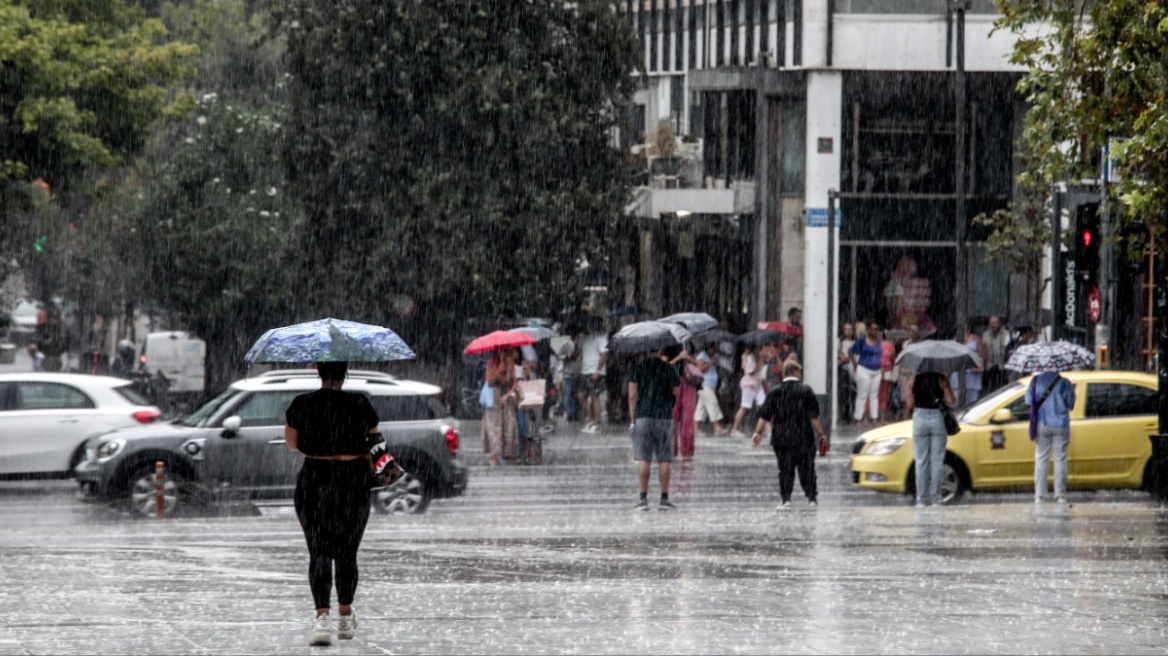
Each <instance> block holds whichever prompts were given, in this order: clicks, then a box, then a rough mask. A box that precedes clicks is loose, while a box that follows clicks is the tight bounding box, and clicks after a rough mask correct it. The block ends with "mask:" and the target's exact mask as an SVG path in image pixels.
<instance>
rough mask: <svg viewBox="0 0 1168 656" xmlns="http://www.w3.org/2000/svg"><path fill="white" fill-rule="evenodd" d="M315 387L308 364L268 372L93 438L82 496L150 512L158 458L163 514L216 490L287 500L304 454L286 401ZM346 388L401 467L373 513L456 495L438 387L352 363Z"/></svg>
mask: <svg viewBox="0 0 1168 656" xmlns="http://www.w3.org/2000/svg"><path fill="white" fill-rule="evenodd" d="M319 388H320V379H319V378H318V377H317V375H316V372H315V371H314V370H310V369H300V370H278V371H271V372H268V373H265V374H262V375H259V376H256V377H253V378H247V379H244V380H240V381H237V382H235V383H233V384H232V385H231V386H230V387H228V388H227V389H226V390H224V391H223V392H222V393H220V394H219V395H218V396H216V397H214V398H212V399H211V400H210V401H207V402H206V403H204V404H203V405H202V406H200V407H198V408H197V409H195V411H194V412H192V413H190V414H189V415H186V416H184V417H181V418H179V419H176V420H174V421H171V422H164V423H159V424H157V425H155V426H151V427H148V428H144V429H132V430H120V431H114V432H112V433H108V434H105V435H101V436H98V437H95V438H93V439H91V440H89V443H88V444H87V445H86V458H85V460H84V461H83V462H81V463H80V464H79V465H78V466H77V469H76V476H77V480H78V481H79V482H80V486H81V492H82V496H83V498H86V499H90V500H99V501H114V502H117V503H123V504H126V505H128V506H129V507H130V508H131V509H132V510H133V511H134V512H135V513H136V514H139V515H142V516H153V515H154V514H155V512H156V499H155V487H154V486H155V481H154V478H153V476H154V471H155V469H154V468H155V463H156V462H157V461H162V462H164V463H165V464H166V472H167V479H166V486H165V490H164V495H165V512H166V513H174V512H178V511H180V510H181V509H182V508H183V507H184V506H187V505H198V504H202V503H215V502H216V501H217V500H219V499H220V498H221V497H223V496H227V497H232V498H234V497H238V496H243V497H245V498H248V499H261V498H291V497H292V493H293V491H294V490H295V487H296V474H297V473H298V472H299V470H300V465H301V462H302V459H303V456H302V455H301V454H300V453H298V452H293V451H289V450H288V448H287V447H286V446H285V444H284V422H285V418H284V413H285V411H286V410H287V409H288V405H289V404H291V403H292V399H294V398H296V397H297V396H299V395H301V394H304V393H306V392H311V391H313V390H316V389H319ZM343 389H345V390H348V391H350V392H357V393H360V394H365V395H367V396H368V397H369V400H370V402H371V403H372V404H373V408H374V409H375V410H376V411H377V414H378V416H379V417H381V420H382V422H381V425H380V428H381V433H382V435H384V436H385V441H386V447H387V448H388V449H389V452H390V453H392V454H393V455H394V458H395V459H396V460H397V461H398V462H399V463H400V464H401V466H402V467H403V468H404V469H405V470H406V471H407V472H408V475H407V476H406V477H404V478H403V479H402V480H401V481H399V482H398V483H397V484H395V485H394V486H393V487H391V488H387V489H384V490H376V491H374V492H373V493H372V494H373V505H374V508H375V509H376V510H378V511H380V512H383V513H389V514H415V513H421V512H424V511H425V510H426V508H427V506H429V504H430V500H431V499H435V498H446V497H453V496H458V495H460V494H462V493H463V491H464V490H465V489H466V484H467V470H466V467H465V466H463V464H462V463H461V462H460V461H459V459H458V446H459V440H458V422H457V421H456V420H454V419H451V418H449V416H448V413H447V411H446V408H445V407H444V406H443V405H442V404H441V403H440V402H439V401H438V399H437V398H436V397H437V396H438V395H439V394H441V391H442V390H441V388H439V387H437V386H435V385H429V384H426V383H419V382H414V381H408V380H400V379H397V378H394V377H393V376H390V375H388V374H383V373H379V372H369V371H359V370H355V371H350V372H349V375H348V377H347V378H346V380H345V384H344V388H343Z"/></svg>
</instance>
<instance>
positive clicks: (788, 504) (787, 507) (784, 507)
mask: <svg viewBox="0 0 1168 656" xmlns="http://www.w3.org/2000/svg"><path fill="white" fill-rule="evenodd" d="M790 509H791V502H790V501H783V502H782V503H780V504H779V505H777V506H775V510H790Z"/></svg>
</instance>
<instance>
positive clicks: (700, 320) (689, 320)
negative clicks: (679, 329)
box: [660, 312, 718, 334]
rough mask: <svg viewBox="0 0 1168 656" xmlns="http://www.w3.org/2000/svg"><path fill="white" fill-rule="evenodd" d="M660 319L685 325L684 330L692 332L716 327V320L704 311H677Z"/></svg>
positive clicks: (695, 332)
mask: <svg viewBox="0 0 1168 656" xmlns="http://www.w3.org/2000/svg"><path fill="white" fill-rule="evenodd" d="M660 320H661V321H668V322H669V323H679V324H681V325H683V326H685V329H686V330H688V331H690V332H691V333H694V334H697V333H700V332H704V331H707V330H713V329H714V328H717V327H718V320H717V319H715V318H714V317H711V316H710V315H708V314H706V313H705V312H679V313H677V314H671V315H669V316H667V317H662V318H661V319H660Z"/></svg>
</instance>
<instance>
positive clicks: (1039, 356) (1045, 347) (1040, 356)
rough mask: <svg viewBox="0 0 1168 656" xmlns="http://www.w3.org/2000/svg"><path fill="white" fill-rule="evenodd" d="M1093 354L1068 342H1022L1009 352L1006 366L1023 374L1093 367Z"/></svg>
mask: <svg viewBox="0 0 1168 656" xmlns="http://www.w3.org/2000/svg"><path fill="white" fill-rule="evenodd" d="M1094 367H1095V354H1094V353H1092V352H1090V351H1088V350H1087V349H1085V348H1083V347H1082V346H1079V345H1078V344H1072V343H1070V342H1063V341H1058V342H1038V343H1035V344H1023V345H1022V346H1019V347H1018V348H1017V350H1015V351H1014V352H1013V353H1011V354H1010V357H1009V358H1008V359H1007V360H1006V368H1007V369H1009V370H1010V371H1017V372H1019V373H1024V374H1032V373H1037V372H1042V371H1071V370H1073V369H1093V368H1094Z"/></svg>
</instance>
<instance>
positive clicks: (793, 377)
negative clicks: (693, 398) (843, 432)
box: [751, 360, 828, 510]
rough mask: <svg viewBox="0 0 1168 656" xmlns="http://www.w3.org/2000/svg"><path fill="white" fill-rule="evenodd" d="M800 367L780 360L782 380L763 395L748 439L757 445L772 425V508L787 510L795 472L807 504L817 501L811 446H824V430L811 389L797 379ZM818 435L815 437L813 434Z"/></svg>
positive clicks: (817, 402) (791, 361)
mask: <svg viewBox="0 0 1168 656" xmlns="http://www.w3.org/2000/svg"><path fill="white" fill-rule="evenodd" d="M802 376H803V367H802V366H800V365H799V363H798V362H796V361H794V360H788V361H786V362H784V363H783V380H782V382H780V383H779V384H778V385H776V386H775V387H774V389H772V390H771V391H770V392H769V393H768V394H767V396H766V400H765V401H763V403H762V409H761V410H759V415H758V427H757V428H756V429H755V431H754V436H753V437H752V438H751V442H753V443H754V446H758V444H759V442H760V441H761V440H762V433H763V431H764V430H765V429H766V427H767V425H768V424H770V425H771V426H772V430H771V447H772V448H774V450H775V458H776V459H778V462H779V495H780V496H781V497H782V500H781V501H780V502H779V505H778V507H777V508H776V510H790V508H791V492H792V491H794V489H795V472H799V485H800V486H801V487H802V488H803V494H805V495H807V503H808V504H809V505H810V506H811V507H815V506H818V505H819V502H818V501H817V497H818V495H819V491H818V489H817V488H816V485H815V447H816V445H817V444H818V446H820V447H821V448H824V449H826V448H827V446H828V441H827V432H826V431H824V430H823V423H822V422H820V421H819V401H818V400H816V398H815V392H813V391H812V390H811V388H810V387H808V386H806V385H804V384H803V383H802V382H801V380H800V379H801V378H802ZM817 436H818V440H817V439H816V437H817Z"/></svg>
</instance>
